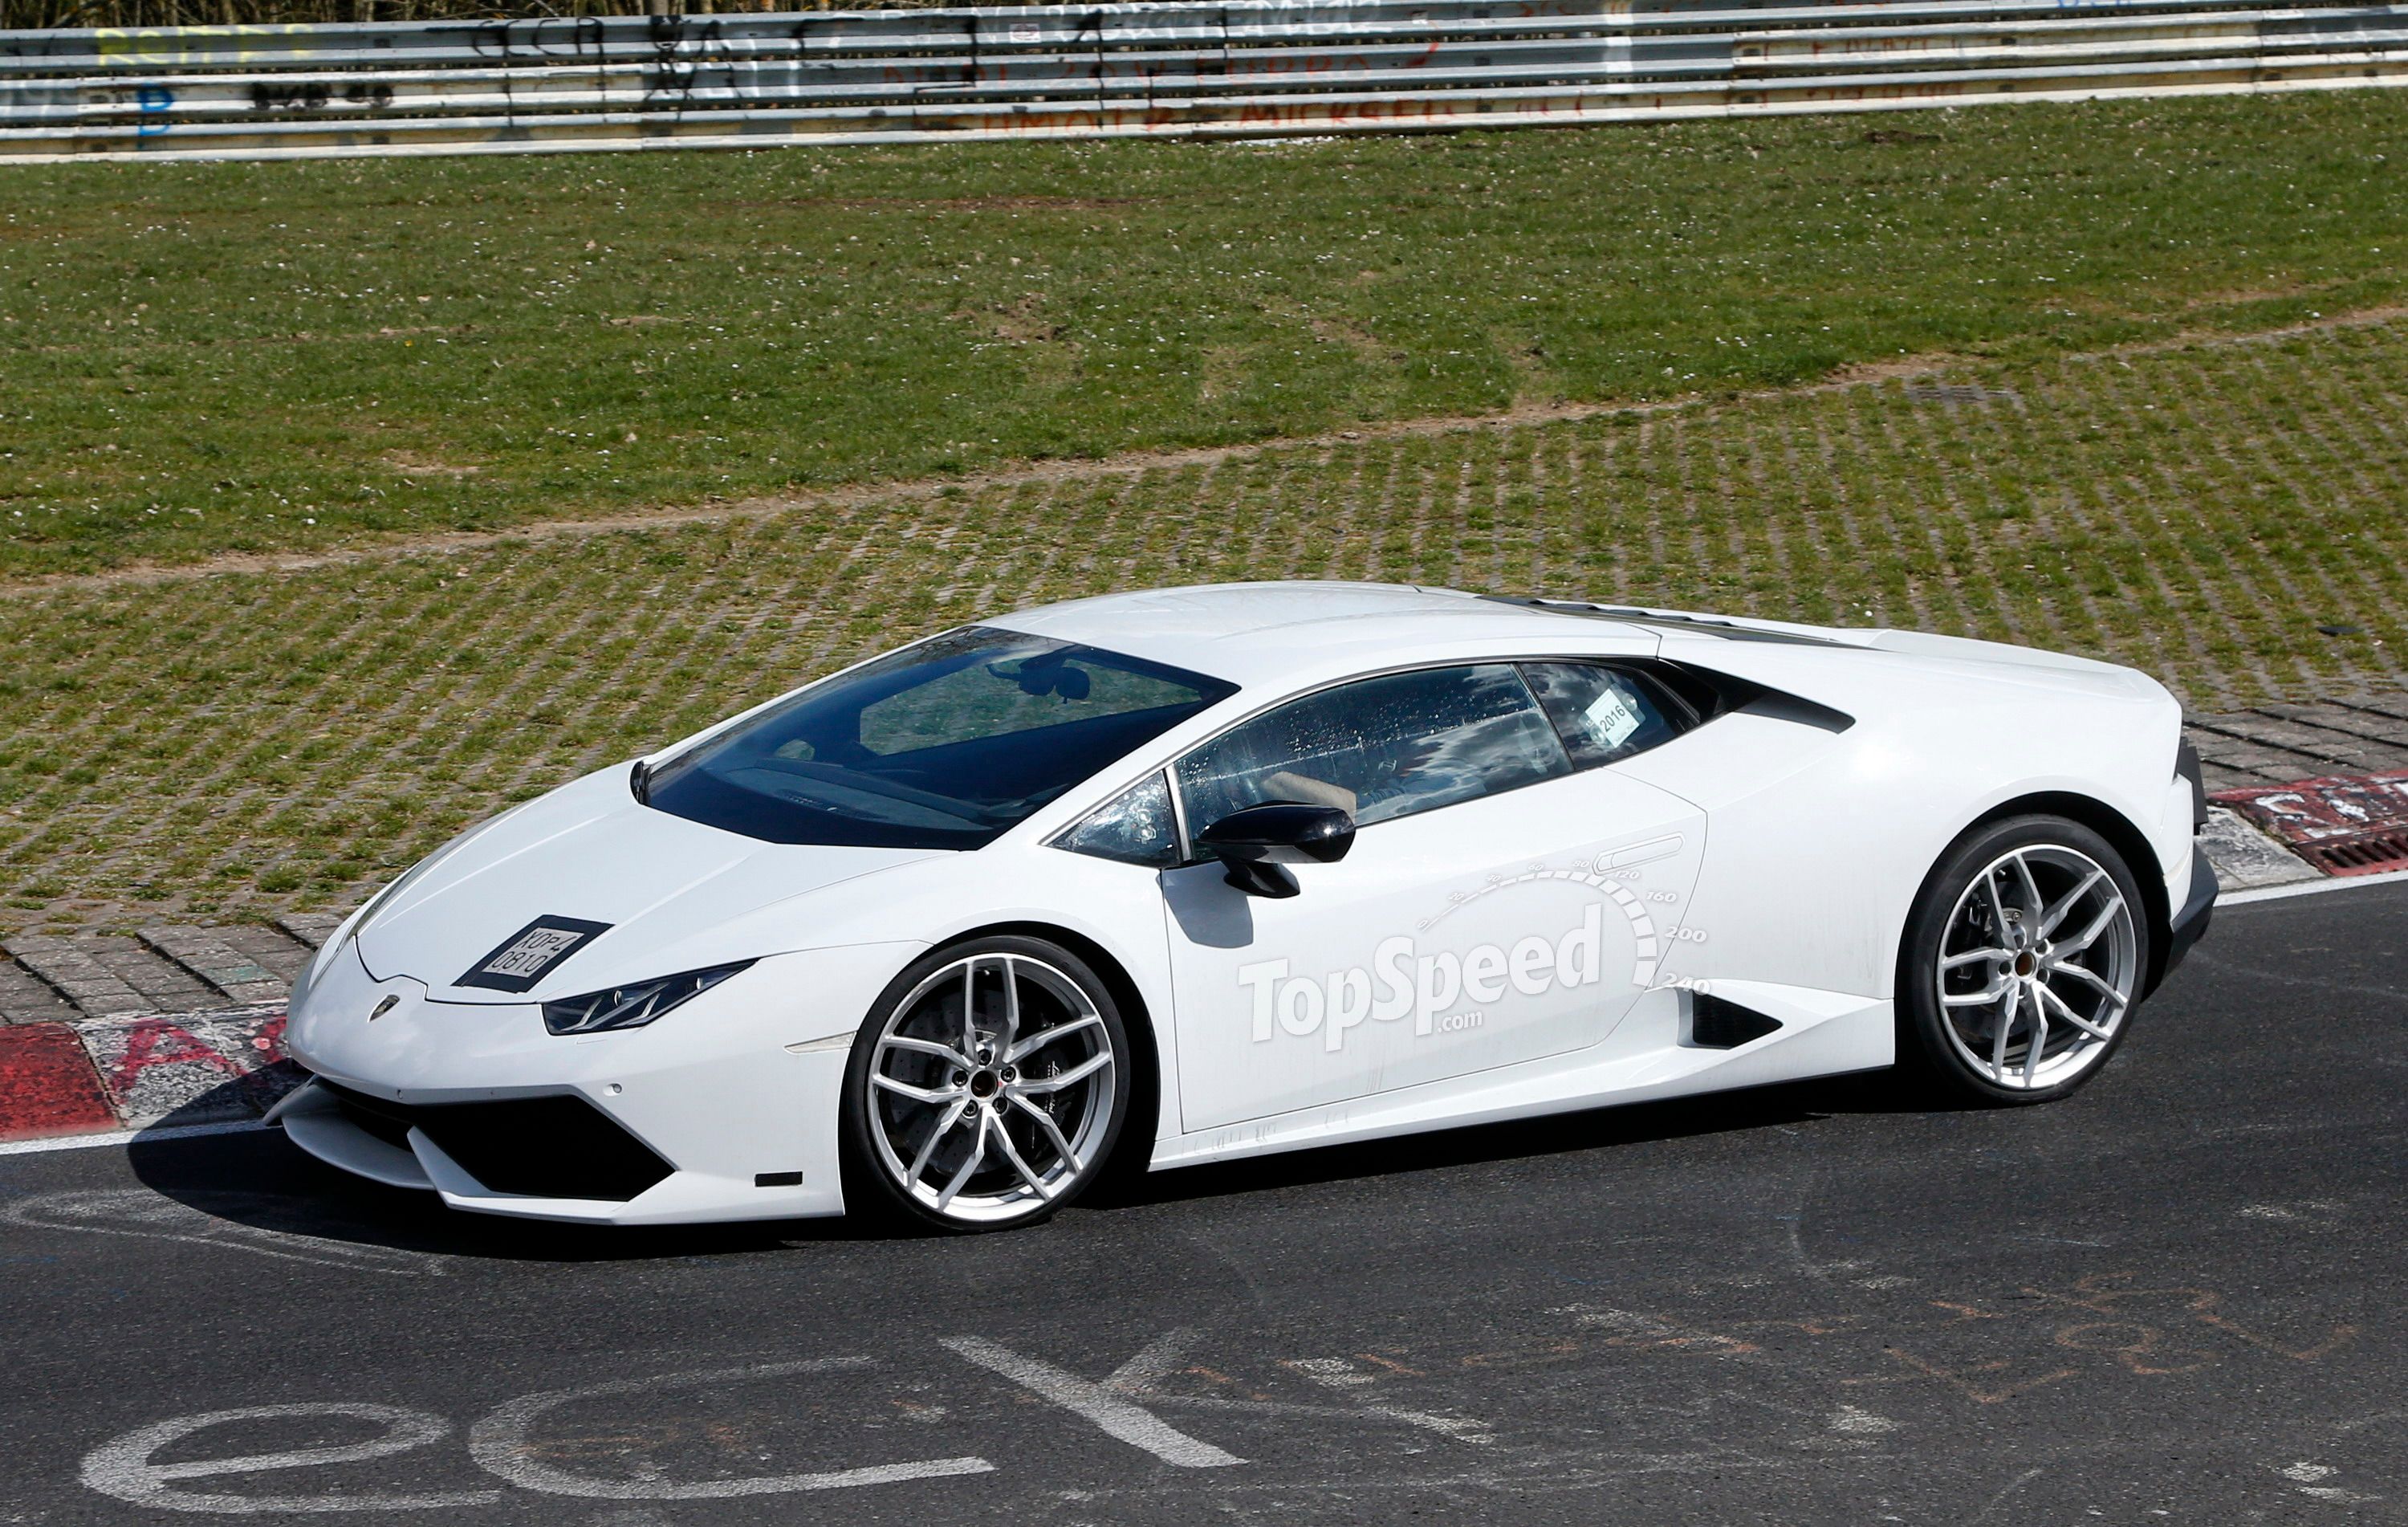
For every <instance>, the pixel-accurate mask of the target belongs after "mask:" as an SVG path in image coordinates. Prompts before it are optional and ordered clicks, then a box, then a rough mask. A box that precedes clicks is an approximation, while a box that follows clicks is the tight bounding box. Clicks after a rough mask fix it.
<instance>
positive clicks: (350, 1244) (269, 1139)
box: [12, 1073, 1929, 1270]
mask: <svg viewBox="0 0 2408 1527" xmlns="http://www.w3.org/2000/svg"><path fill="white" fill-rule="evenodd" d="M240 1085H241V1084H237V1083H229V1084H228V1085H227V1087H226V1088H221V1089H219V1091H217V1092H213V1093H210V1094H207V1095H204V1096H203V1097H201V1098H197V1099H195V1100H193V1102H192V1103H191V1104H189V1105H187V1106H186V1107H185V1108H183V1109H179V1110H178V1112H177V1113H176V1114H175V1115H171V1116H168V1117H167V1118H165V1119H162V1120H161V1121H159V1123H157V1124H156V1125H154V1126H152V1127H151V1128H150V1129H149V1130H146V1131H143V1133H142V1134H140V1135H137V1136H136V1138H135V1140H134V1141H133V1142H132V1143H131V1144H130V1145H128V1146H127V1152H126V1153H127V1158H128V1160H129V1161H130V1163H131V1165H132V1167H133V1172H134V1175H135V1177H136V1179H137V1180H138V1181H139V1182H140V1183H141V1184H142V1187H143V1188H144V1189H147V1194H145V1193H141V1192H136V1193H134V1194H132V1195H130V1196H129V1195H128V1194H127V1193H126V1192H125V1191H124V1190H119V1191H118V1192H117V1193H116V1194H114V1195H112V1194H111V1193H109V1192H108V1191H107V1190H103V1191H100V1192H95V1193H86V1194H82V1195H80V1196H79V1195H75V1194H61V1195H53V1197H54V1198H55V1199H56V1200H57V1201H58V1202H57V1203H55V1204H54V1205H53V1206H52V1207H51V1208H50V1210H47V1211H45V1212H46V1213H47V1214H48V1215H49V1218H48V1219H45V1220H29V1219H27V1218H26V1217H25V1216H24V1215H23V1214H22V1213H20V1214H16V1215H13V1216H12V1217H14V1218H17V1219H18V1220H19V1221H20V1222H25V1223H48V1224H52V1225H55V1226H57V1227H58V1228H67V1229H86V1230H98V1231H103V1232H108V1233H116V1234H148V1235H153V1236H164V1237H165V1238H168V1239H175V1240H182V1241H211V1242H214V1243H219V1244H232V1243H238V1244H240V1245H241V1246H242V1247H243V1248H244V1249H249V1250H252V1251H256V1252H259V1253H260V1254H262V1255H265V1256H276V1257H283V1258H286V1259H289V1260H301V1261H321V1262H329V1263H334V1264H350V1265H370V1266H382V1267H384V1268H385V1269H386V1270H407V1269H409V1268H412V1267H419V1268H427V1267H431V1266H433V1265H435V1264H437V1263H439V1262H440V1261H442V1260H446V1259H452V1258H459V1259H467V1260H497V1261H527V1262H618V1261H642V1260H667V1259H693V1258H696V1257H730V1256H748V1255H758V1254H767V1253H773V1252H778V1251H782V1250H786V1249H789V1248H792V1247H795V1246H803V1245H810V1244H818V1243H844V1242H860V1241H871V1242H878V1241H896V1240H908V1239H912V1238H915V1236H914V1232H911V1231H910V1230H908V1229H897V1228H896V1227H894V1226H891V1225H883V1224H875V1223H863V1222H861V1221H859V1220H857V1219H853V1218H843V1219H800V1220H797V1219H787V1220H764V1221H760V1222H757V1223H748V1224H737V1225H680V1226H664V1227H637V1228H619V1227H610V1226H593V1225H569V1224H558V1223H552V1222H549V1221H542V1220H520V1219H508V1218H502V1217H493V1216H485V1215H473V1214H464V1213H460V1212H458V1211H455V1210H452V1209H448V1208H446V1207H444V1206H443V1204H442V1203H440V1202H439V1201H438V1200H437V1199H436V1198H435V1196H434V1195H433V1194H431V1193H423V1192H413V1191H409V1190H408V1189H404V1188H387V1187H383V1186H381V1185H380V1184H377V1183H373V1182H369V1181H366V1179H363V1178H359V1177H354V1176H352V1175H351V1174H349V1173H345V1172H340V1171H337V1170H336V1169H335V1168H333V1167H329V1166H326V1165H324V1164H323V1163H322V1162H320V1161H318V1160H316V1159H315V1158H313V1157H311V1156H309V1155H308V1154H307V1153H306V1152H304V1151H302V1150H301V1149H299V1148H298V1147H297V1146H295V1145H293V1144H292V1143H291V1142H290V1141H288V1140H286V1139H285V1138H284V1135H283V1132H282V1131H280V1130H277V1129H274V1128H272V1127H271V1128H268V1129H264V1130H250V1131H235V1132H219V1133H208V1134H189V1133H183V1132H180V1131H182V1129H183V1128H184V1127H185V1126H189V1125H192V1124H195V1123H219V1124H222V1123H225V1122H227V1121H228V1118H229V1116H230V1114H231V1115H233V1116H235V1117H237V1118H238V1117H241V1116H255V1114H254V1113H252V1112H251V1110H250V1109H248V1108H241V1107H238V1105H242V1104H256V1102H258V1099H257V1097H256V1088H253V1089H252V1090H251V1093H243V1092H241V1091H240V1090H239V1088H240ZM1928 1106H1929V1105H1928V1104H1927V1103H1925V1102H1918V1101H1916V1100H1914V1099H1913V1098H1911V1097H1909V1096H1907V1095H1906V1094H1905V1093H1904V1091H1903V1089H1901V1088H1899V1087H1898V1086H1897V1085H1896V1083H1895V1082H1894V1081H1893V1080H1892V1078H1891V1076H1890V1075H1889V1074H1888V1073H1867V1074H1864V1075H1857V1076H1842V1077H1832V1078H1827V1079H1824V1080H1820V1081H1813V1082H1793V1083H1785V1084H1781V1085H1778V1086H1772V1087H1764V1088H1752V1089H1748V1090H1745V1091H1738V1092H1723V1093H1714V1094H1710V1095H1706V1096H1702V1097H1697V1098H1684V1099H1677V1100H1673V1101H1670V1102H1650V1103H1629V1104H1624V1105H1621V1106H1617V1107H1608V1108H1596V1109H1589V1110H1585V1111H1584V1112H1580V1113H1574V1114H1559V1115H1555V1116H1550V1117H1546V1118H1541V1119H1531V1120H1526V1121H1519V1122H1513V1123H1505V1124H1490V1125H1477V1126H1469V1127H1463V1128H1456V1129H1449V1130H1440V1131H1431V1132H1428V1133H1425V1134H1416V1135H1408V1136H1402V1137H1398V1138H1396V1139H1390V1140H1382V1141H1374V1142H1367V1143H1360V1144H1354V1145H1328V1146H1322V1147H1318V1148H1315V1149H1311V1150H1301V1151H1291V1152H1285V1153H1283V1154H1280V1155H1276V1156H1268V1157H1260V1158H1255V1159H1252V1160H1241V1161H1231V1162H1226V1163H1221V1164H1216V1165H1210V1166H1198V1167H1188V1168H1182V1169H1180V1170H1178V1171H1174V1172H1165V1173H1152V1174H1144V1173H1138V1174H1120V1175H1118V1176H1116V1177H1114V1178H1112V1179H1111V1180H1108V1181H1106V1182H1104V1183H1100V1184H1098V1185H1097V1188H1095V1189H1094V1190H1093V1191H1091V1192H1090V1193H1088V1194H1087V1195H1086V1196H1085V1197H1083V1198H1082V1200H1081V1202H1080V1203H1079V1204H1078V1205H1077V1206H1076V1207H1075V1208H1074V1209H1073V1210H1071V1211H1069V1212H1070V1213H1071V1214H1074V1215H1077V1216H1080V1217H1088V1216H1095V1217H1103V1218H1106V1219H1109V1218H1110V1217H1115V1216H1118V1215H1121V1214H1125V1213H1128V1212H1132V1211H1138V1210H1142V1209H1145V1208H1147V1207H1150V1206H1153V1205H1157V1204H1165V1203H1180V1202H1183V1201H1187V1200H1193V1199H1202V1198H1218V1197H1231V1196H1237V1195H1242V1194H1249V1193H1260V1192H1271V1191H1277V1190H1280V1189H1283V1188H1296V1187H1301V1186H1306V1185H1312V1184H1318V1183H1327V1182H1334V1181H1343V1180H1346V1179H1350V1178H1374V1177H1381V1176H1388V1175H1394V1174H1399V1173H1412V1172H1430V1171H1444V1170H1449V1169H1455V1168H1464V1167H1476V1166H1483V1165H1488V1164H1492V1163H1498V1162H1505V1161H1512V1160H1528V1159H1534V1158H1542V1157H1553V1156H1565V1155H1570V1154H1574V1153H1579V1152H1586V1151H1597V1150H1610V1149H1613V1148H1615V1147H1618V1146H1626V1145H1643V1144H1648V1143H1651V1142H1660V1141H1667V1140H1680V1139H1686V1138H1693V1137H1698V1136H1704V1135H1714V1134H1730V1133H1740V1132H1745V1131H1753V1130H1761V1129H1768V1128H1771V1127H1774V1126H1779V1125H1792V1124H1799V1123H1805V1122H1811V1121H1813V1120H1816V1119H1821V1118H1828V1117H1831V1116H1840V1115H1852V1114H1881V1113H1906V1112H1925V1111H1928ZM163 1199H164V1200H165V1201H167V1203H169V1204H172V1205H174V1206H176V1207H175V1208H174V1209H166V1210H164V1211H163V1209H162V1207H161V1205H160V1203H159V1201H160V1200H163ZM179 1210H180V1211H181V1217H175V1216H176V1215H177V1212H178V1211H179Z"/></svg>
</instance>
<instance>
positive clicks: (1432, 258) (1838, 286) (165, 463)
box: [0, 91, 2408, 767]
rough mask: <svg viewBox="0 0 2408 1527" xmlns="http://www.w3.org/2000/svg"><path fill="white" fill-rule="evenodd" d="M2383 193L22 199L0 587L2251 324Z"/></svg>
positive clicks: (0, 287) (1401, 146) (1967, 168)
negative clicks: (445, 531) (117, 568)
mask: <svg viewBox="0 0 2408 1527" xmlns="http://www.w3.org/2000/svg"><path fill="white" fill-rule="evenodd" d="M2402 165H2408V97H2403V96H2401V95H2400V94H2395V93H2389V92H2373V91H2370V92H2364V93H2344V94H2300V95H2289V96H2269V97H2264V98H2257V99H2251V98H2230V99H2218V100H2199V101H2189V102H2143V103H2128V104H2120V105H2109V104H2096V105H2089V106H2082V107H2051V106H2029V107H2017V108H1993V109H1988V110H1980V111H1971V112H1963V113H1941V112H1918V113H1914V114H1911V115H1908V116H1903V117H1885V118H1883V119H1881V120H1880V121H1879V122H1871V121H1869V120H1868V119H1864V118H1855V117H1831V118H1820V119H1815V118H1799V119H1791V120H1785V121H1766V122H1745V123H1732V122H1696V123H1686V124H1674V125H1665V126H1660V127H1632V128H1617V129H1608V130H1589V131H1582V132H1576V133H1574V132H1567V133H1524V134H1518V135H1479V134H1470V135H1464V136H1460V137H1432V138H1406V137H1395V138H1380V139H1370V138H1366V139H1352V140H1341V141H1324V142H1290V143H1278V144H1268V145H1243V144H1235V145H1220V146H1198V145H1185V144H1088V145H1081V144H1059V145H1041V144H1019V145H1011V146H1000V147H974V148H960V147H956V148H931V149H922V150H895V151H873V150H852V151H833V152H813V151H782V152H770V153H764V154H759V155H715V154H702V153H688V154H676V155H641V156H614V157H592V158H557V159H555V158H525V159H491V160H465V159H464V160H425V161H366V162H354V163H322V164H291V165H235V166H99V165H68V166H55V167H41V168H10V169H0V580H9V579H22V578H25V577H27V576H31V575H36V574H41V573H47V572H54V571H61V570H78V569H95V568H104V567H108V566H114V565H119V564H122V563H126V562H130V561H136V560H143V559H158V560H170V561H172V560H178V559H192V558H197V557H205V556H208V555H213V554H219V553H225V552H237V551H260V550H276V549H292V548H315V547H323V546H328V545H335V544H349V543H356V542H358V541H360V540H363V539H364V538H373V537H378V536H396V535H398V536H407V535H412V534H423V533H424V532H427V531H429V530H432V529H439V528H445V527H471V528H473V527H494V526H510V525H516V524H521V523H524V522H527V521H531V520H536V519H542V518H558V517H564V516H567V517H575V516H584V515H592V514H595V513H597V512H613V511H639V510H647V509H652V508H654V507H658V506H676V505H695V504H702V503H708V502H710V501H713V500H736V499H744V498H747V497H753V496H759V495H766V494H775V493H779V492H781V491H785V490H788V489H790V488H794V487H796V486H804V487H809V486H814V485H825V484H831V483H863V482H879V481H885V480H895V479H908V478H917V477H921V476H925V475H929V474H946V473H956V472H963V471H967V470H970V469H973V468H986V467H990V466H993V465H995V464H997V463H1007V462H1011V461H1016V460H1036V459H1043V458H1063V457H1083V456H1093V455H1097V454H1107V453H1112V452H1117V451H1124V450H1127V449H1131V448H1141V447H1158V446H1174V445H1211V444H1221V443H1229V442H1241V441H1251V440H1258V439H1268V438H1271V437H1278V436H1293V435H1297V434H1299V433H1308V432H1312V431H1316V430H1321V429H1326V428H1334V427H1338V426H1342V425H1351V424H1355V423H1360V422H1365V421H1376V420H1391V419H1400V418H1410V417H1416V416H1435V415H1454V414H1465V413H1487V412H1496V411H1505V410H1509V409H1511V408H1512V407H1514V406H1515V405H1517V404H1532V403H1547V402H1553V401H1559V400H1566V399H1572V400H1599V399H1603V400H1634V401H1635V400H1644V399H1651V398H1665V397H1671V396H1684V395H1692V394H1704V395H1709V396H1711V395H1714V394H1718V393H1726V392H1728V391H1729V390H1732V389H1739V388H1756V387H1768V386H1781V385H1785V384H1789V383H1795V382H1801V381H1805V380H1808V379H1812V378H1815V377H1819V376H1823V375H1826V374H1828V373H1830V372H1832V371H1833V370H1834V369H1835V368H1839V367H1844V366H1847V365H1849V364H1851V363H1859V362H1866V361H1872V360H1879V359H1883V358H1885V357H1895V356H1897V355H1898V354H1899V353H1906V352H1912V353H1931V352H1950V353H1957V354H1961V355H1969V356H1983V357H1989V358H1994V359H1998V360H2001V361H2008V362H2015V361H2031V360H2035V359H2037V358H2038V357H2041V356H2044V355H2046V354H2050V353H2068V352H2072V351H2084V350H2096V349H2100V348H2101V347H2105V346H2110V345H2114V344H2123V343H2129V342H2132V341H2136V340H2143V339H2153V338H2163V337H2166V336H2169V335H2171V334H2174V333H2176V332H2179V331H2207V330H2217V329H2247V328H2262V327H2267V326H2270V325H2272V324H2278V323H2282V322H2285V321H2288V320H2293V319H2303V318H2305V317H2307V316H2308V315H2310V314H2312V313H2315V312H2322V311H2340V310H2345V309H2352V308H2364V307H2368V306H2372V305H2374V304H2378V303H2383V302H2386V301H2391V300H2395V299H2397V298H2399V297H2400V296H2401V294H2402V292H2403V289H2408V275H2403V272H2408V262H2403V261H2402V259H2401V252H2402V251H2403V249H2408V184H2403V178H2402V176H2401V166H2402ZM982 555H986V554H984V553H982ZM821 618H822V620H823V621H825V620H827V619H830V618H832V617H830V616H829V615H828V614H826V613H825V612H822V615H821ZM647 724H649V723H647ZM94 767H108V766H102V765H94Z"/></svg>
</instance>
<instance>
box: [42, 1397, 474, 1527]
mask: <svg viewBox="0 0 2408 1527" xmlns="http://www.w3.org/2000/svg"><path fill="white" fill-rule="evenodd" d="M300 1416H321V1417H322V1416H333V1417H338V1418H341V1419H346V1420H361V1421H374V1422H376V1423H377V1424H378V1425H380V1426H382V1427H383V1428H384V1429H385V1433H384V1435H382V1436H380V1437H371V1438H369V1439H368V1440H367V1441H366V1442H346V1443H337V1444H329V1445H326V1446H322V1447H316V1448H294V1449H292V1450H291V1451H289V1452H281V1453H251V1454H247V1455H245V1456H243V1457H240V1458H204V1459H195V1460H193V1461H191V1462H182V1463H153V1462H150V1460H151V1458H152V1456H153V1455H155V1454H156V1453H157V1452H158V1451H159V1449H160V1448H165V1447H166V1446H167V1445H168V1444H169V1443H171V1442H175V1441H178V1440H179V1439H180V1438H183V1437H188V1436H191V1435H192V1434H193V1433H195V1432H203V1431H207V1430H208V1428H210V1427H212V1426H227V1425H231V1424H233V1423H234V1422H236V1421H267V1420H279V1419H284V1418H286V1417H300ZM451 1431H452V1423H451V1422H449V1421H447V1420H445V1419H443V1418H442V1417H440V1416H431V1415H428V1414H427V1413H426V1412H425V1411H423V1410H404V1409H402V1408H401V1407H399V1406H398V1405H355V1404H351V1403H348V1402H342V1401H332V1402H327V1403H325V1404H321V1405H251V1406H250V1407H248V1408H246V1409H242V1410H212V1411H210V1412H208V1414H206V1415H201V1416H182V1417H179V1418H177V1419H175V1420H172V1421H160V1422H158V1423H157V1424H156V1425H152V1426H146V1427H144V1428H142V1429H141V1430H140V1431H138V1432H128V1433H125V1435H123V1436H122V1437H119V1438H118V1439H117V1440H115V1441H114V1442H109V1443H105V1444H103V1445H102V1446H100V1447H98V1448H93V1450H92V1451H91V1452H89V1453H86V1454H85V1455H84V1460H83V1482H84V1483H85V1484H87V1485H89V1486H91V1487H92V1488H93V1489H94V1490H96V1491H100V1492H101V1493H102V1494H104V1495H113V1496H115V1497H116V1498H117V1499H119V1500H121V1501H127V1502H131V1503H132V1504H134V1505H141V1506H149V1507H150V1508H152V1509H154V1510H161V1511H208V1512H214V1513H217V1514H219V1515H223V1516H257V1515H265V1514H275V1515H282V1514H283V1513H285V1512H290V1511H424V1510H435V1509H441V1508H444V1507H460V1506H469V1505H493V1504H494V1503H495V1502H496V1501H498V1500H500V1499H501V1498H502V1492H501V1491H498V1490H448V1491H432V1492H427V1493H421V1494H404V1493H398V1492H396V1493H391V1494H329V1495H204V1494H201V1493H198V1492H197V1491H189V1490H178V1489H176V1488H174V1484H175V1481H177V1480H179V1479H206V1478H208V1477H212V1476H215V1475H226V1474H257V1473H261V1472H263V1471H265V1470H268V1469H302V1468H322V1467H326V1466H329V1465H332V1464H336V1463H365V1462H367V1461H368V1460H370V1459H375V1458H391V1457H392V1456H394V1454H395V1453H406V1452H409V1450H410V1449H412V1448H423V1447H425V1446H426V1445H427V1444H429V1443H433V1442H440V1441H442V1440H443V1438H444V1437H445V1436H447V1435H449V1434H450V1433H451Z"/></svg>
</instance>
